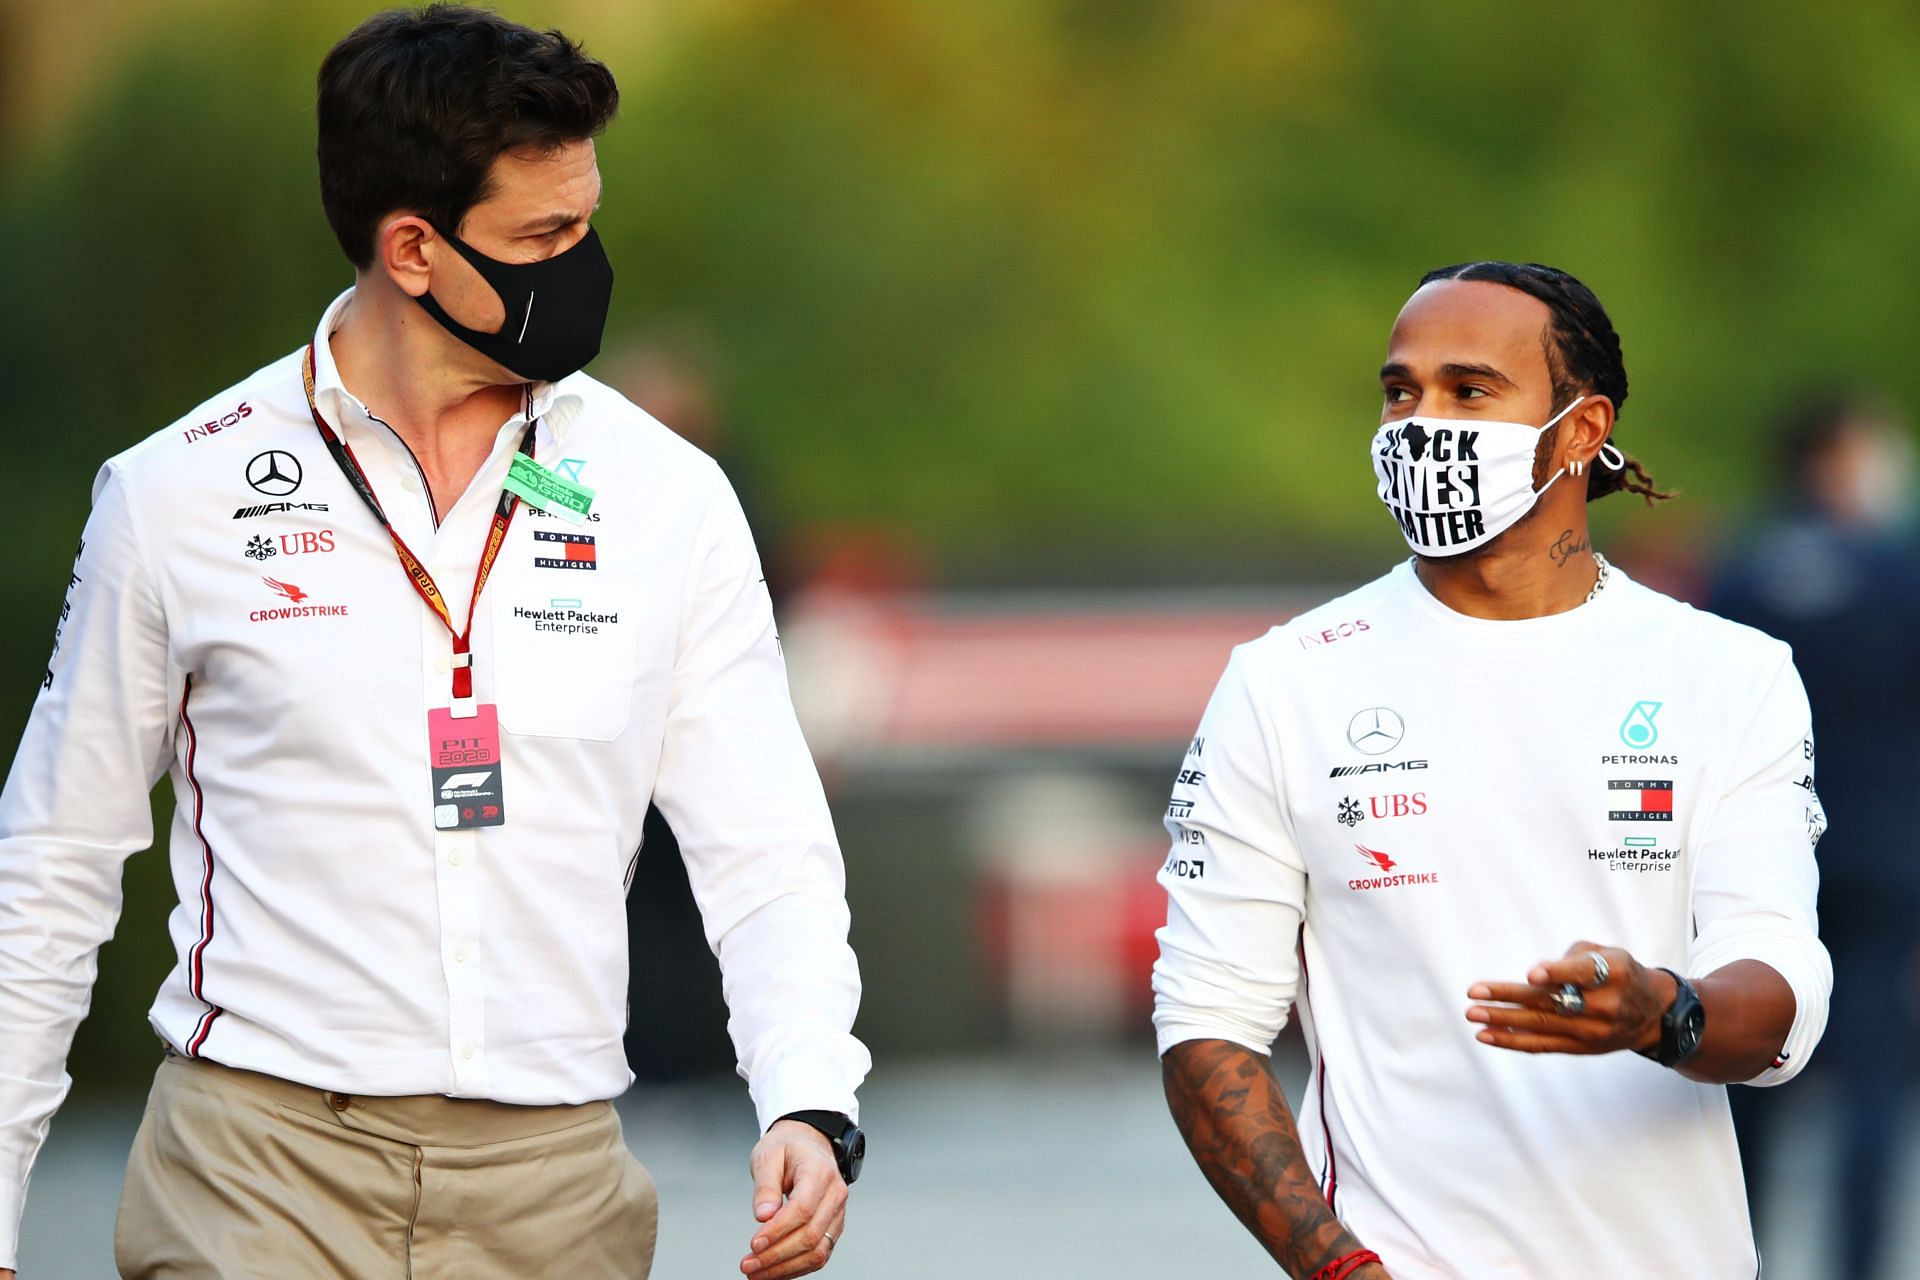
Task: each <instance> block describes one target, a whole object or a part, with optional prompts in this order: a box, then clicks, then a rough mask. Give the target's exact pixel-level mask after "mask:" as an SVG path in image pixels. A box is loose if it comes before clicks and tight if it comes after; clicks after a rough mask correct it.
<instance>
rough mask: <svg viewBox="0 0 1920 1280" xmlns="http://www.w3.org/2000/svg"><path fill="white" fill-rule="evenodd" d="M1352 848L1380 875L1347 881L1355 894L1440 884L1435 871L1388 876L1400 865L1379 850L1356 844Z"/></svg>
mask: <svg viewBox="0 0 1920 1280" xmlns="http://www.w3.org/2000/svg"><path fill="white" fill-rule="evenodd" d="M1353 848H1354V851H1355V852H1356V853H1358V854H1359V855H1360V856H1361V858H1363V859H1364V860H1365V861H1366V862H1367V864H1368V865H1369V866H1371V867H1373V868H1374V869H1375V870H1376V871H1379V872H1381V873H1382V874H1380V875H1377V876H1360V877H1356V878H1354V879H1352V880H1349V881H1347V888H1349V889H1351V890H1352V891H1353V892H1355V893H1366V892H1369V891H1371V890H1374V889H1403V888H1411V887H1412V886H1414V885H1423V884H1439V883H1440V873H1439V872H1437V871H1412V872H1404V871H1403V872H1400V873H1398V874H1388V873H1391V872H1393V869H1394V868H1395V867H1397V866H1399V865H1400V864H1399V863H1398V862H1396V861H1394V859H1393V858H1392V857H1391V856H1390V855H1388V854H1386V853H1383V852H1381V851H1380V850H1379V849H1369V848H1368V847H1367V846H1366V845H1363V844H1356V845H1354V846H1353Z"/></svg>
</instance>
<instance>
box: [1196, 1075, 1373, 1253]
mask: <svg viewBox="0 0 1920 1280" xmlns="http://www.w3.org/2000/svg"><path fill="white" fill-rule="evenodd" d="M1160 1076H1161V1080H1162V1083H1163V1084H1164V1085H1165V1086H1166V1091H1167V1107H1168V1109H1169V1110H1171V1111H1172V1112H1173V1120H1174V1123H1175V1124H1176V1125H1178V1126H1179V1127H1180V1136H1181V1137H1183V1138H1185V1139H1186V1140H1187V1149H1188V1150H1189V1151H1191V1152H1193V1158H1194V1160H1195V1161H1196V1162H1197V1163H1198V1164H1199V1165H1200V1172H1202V1173H1204V1174H1205V1175H1206V1177H1207V1181H1208V1182H1210V1183H1212V1184H1213V1189H1214V1190H1215V1191H1216V1192H1218V1193H1219V1195H1220V1198H1221V1199H1222V1200H1224V1201H1226V1202H1227V1207H1228V1208H1229V1209H1232V1210H1233V1213H1234V1216H1235V1217H1237V1218H1239V1219H1240V1221H1241V1223H1242V1224H1244V1225H1245V1226H1246V1228H1247V1230H1249V1231H1251V1232H1252V1233H1253V1236H1254V1239H1256V1240H1258V1241H1259V1242H1260V1243H1261V1244H1262V1245H1264V1246H1265V1247H1266V1250H1267V1252H1268V1253H1270V1254H1272V1255H1273V1256H1274V1258H1275V1260H1276V1261H1278V1262H1279V1263H1280V1265H1281V1266H1282V1267H1284V1268H1286V1271H1287V1274H1288V1275H1290V1276H1293V1277H1295V1280H1303V1278H1304V1277H1306V1276H1310V1275H1312V1274H1313V1273H1314V1271H1316V1270H1317V1269H1319V1268H1320V1267H1323V1266H1325V1265H1326V1264H1327V1263H1328V1262H1330V1261H1332V1260H1333V1259H1335V1258H1338V1257H1340V1256H1341V1255H1342V1254H1346V1253H1351V1252H1352V1251H1353V1250H1355V1249H1358V1248H1360V1242H1359V1241H1358V1240H1356V1239H1354V1237H1353V1236H1352V1234H1351V1233H1349V1232H1348V1231H1347V1229H1346V1228H1345V1227H1343V1226H1341V1225H1340V1220H1339V1219H1338V1218H1336V1217H1334V1216H1333V1210H1331V1209H1329V1208H1328V1207H1327V1201H1326V1198H1325V1197H1324V1196H1322V1195H1321V1194H1320V1186H1319V1183H1318V1182H1317V1181H1316V1180H1315V1178H1314V1176H1313V1171H1312V1170H1311V1169H1309V1168H1308V1167H1307V1158H1306V1156H1305V1154H1303V1153H1302V1152H1301V1150H1300V1135H1299V1134H1298V1132H1297V1131H1296V1130H1295V1129H1294V1125H1293V1113H1292V1112H1291V1111H1290V1110H1288V1109H1287V1099H1286V1096H1285V1095H1284V1094H1282V1093H1281V1092H1280V1082H1279V1081H1278V1080H1276V1079H1274V1075H1273V1062H1272V1060H1271V1059H1269V1058H1268V1057H1267V1056H1266V1055H1265V1054H1258V1053H1255V1052H1253V1051H1252V1050H1251V1049H1245V1048H1242V1047H1241V1046H1239V1045H1237V1044H1229V1043H1227V1042H1226V1041H1224V1040H1190V1041H1188V1042H1186V1043H1185V1044H1177V1045H1175V1046H1174V1047H1173V1048H1171V1049H1169V1050H1167V1053H1166V1056H1165V1057H1164V1058H1162V1059H1161V1060H1160Z"/></svg>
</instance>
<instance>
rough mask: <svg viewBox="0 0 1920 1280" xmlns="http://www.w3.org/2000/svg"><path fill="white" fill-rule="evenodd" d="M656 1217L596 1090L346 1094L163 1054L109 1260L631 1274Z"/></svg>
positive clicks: (202, 1274)
mask: <svg viewBox="0 0 1920 1280" xmlns="http://www.w3.org/2000/svg"><path fill="white" fill-rule="evenodd" d="M658 1228H659V1200H658V1198H657V1197H656V1196H655V1194H654V1187H653V1180H652V1179H651V1178H650V1177H648V1176H647V1171H646V1170H645V1169H643V1168H641V1166H640V1162H639V1161H637V1160H635V1159H634V1158H633V1156H632V1155H631V1154H630V1153H629V1152H628V1151H627V1147H626V1142H625V1140H624V1139H623V1138H622V1137H621V1133H620V1118H619V1116H618V1115H616V1114H615V1113H614V1109H613V1104H612V1103H609V1102H594V1103H588V1104H586V1105H584V1106H577V1107H515V1106H508V1105H506V1104H504V1103H497V1102H485V1101H476V1100H469V1099H456V1098H442V1097H432V1096H428V1097H407V1098H368V1097H360V1096H357V1095H356V1096H352V1097H349V1096H347V1095H345V1094H338V1093H328V1092H325V1091H323V1090H320V1089H313V1088H309V1087H307V1086H305V1085H298V1084H293V1083H291V1082H289V1081H286V1080H281V1079H278V1078H276V1077H274V1076H266V1075H260V1074H257V1073H255V1072H252V1071H237V1070H235V1069H233V1068H231V1067H223V1066H220V1065H218V1064H216V1063H211V1062H207V1061H204V1060H195V1059H188V1058H183V1057H180V1056H178V1055H173V1054H170V1055H168V1057H167V1059H166V1061H165V1062H164V1063H162V1064H161V1067H160V1071H159V1074H158V1075H157V1076H156V1077H155V1078H154V1082H153V1093H152V1096H151V1097H150V1098H149V1100H148V1102H147V1112H146V1115H145V1117H144V1118H142V1120H141V1122H140V1132H139V1134H138V1135H137V1136H136V1137H135V1138H134V1141H133V1155H132V1157H131V1158H130V1159H129V1161H128V1162H127V1183H126V1189H125V1191H124V1192H123V1193H122V1195H121V1198H120V1217H119V1223H118V1225H117V1227H116V1229H115V1231H114V1258H115V1260H116V1262H118V1264H119V1268H120V1274H121V1275H122V1276H124V1277H128V1280H242V1278H243V1277H244V1278H246V1280H252V1278H253V1277H269V1278H271V1280H323V1278H324V1280H494V1278H495V1277H498V1278H499V1280H507V1278H508V1277H511V1278H512V1280H542V1278H544V1277H565V1278H566V1280H602V1278H604V1280H615V1278H616V1277H617V1278H618V1280H644V1277H645V1276H646V1274H647V1272H648V1270H649V1269H650V1268H651V1267H652V1265H653V1246H654V1240H655V1237H656V1233H657V1231H658Z"/></svg>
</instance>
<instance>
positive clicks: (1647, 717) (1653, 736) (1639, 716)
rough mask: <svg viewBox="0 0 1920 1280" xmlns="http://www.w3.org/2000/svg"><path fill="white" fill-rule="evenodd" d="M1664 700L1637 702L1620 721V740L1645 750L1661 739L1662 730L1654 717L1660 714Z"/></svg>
mask: <svg viewBox="0 0 1920 1280" xmlns="http://www.w3.org/2000/svg"><path fill="white" fill-rule="evenodd" d="M1666 705H1667V704H1666V703H1664V702H1636V703H1634V704H1633V710H1631V711H1629V712H1627V718H1626V719H1625V720H1622V721H1621V722H1620V741H1622V742H1624V743H1626V744H1627V745H1628V746H1630V747H1632V748H1633V749H1634V750H1636V751H1645V750H1646V749H1647V748H1648V747H1650V746H1652V745H1653V744H1654V743H1656V742H1658V741H1660V730H1659V728H1658V727H1656V726H1655V725H1654V723H1653V718H1654V717H1655V716H1657V715H1659V714H1660V708H1661V707H1664V706H1666Z"/></svg>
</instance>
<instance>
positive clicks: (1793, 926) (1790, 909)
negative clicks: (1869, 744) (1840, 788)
mask: <svg viewBox="0 0 1920 1280" xmlns="http://www.w3.org/2000/svg"><path fill="white" fill-rule="evenodd" d="M1813 757H1814V746H1813V723H1812V716H1811V713H1810V711H1809V709H1808V706H1807V695H1806V690H1805V689H1804V688H1803V687H1802V686H1801V683H1800V675H1799V673H1798V672H1797V671H1795V670H1794V667H1793V663H1792V662H1791V661H1790V660H1787V659H1785V658H1783V659H1782V661H1781V663H1780V666H1779V668H1778V670H1777V671H1775V673H1774V674H1773V677H1772V679H1771V681H1770V683H1769V685H1768V687H1767V688H1766V690H1765V692H1764V693H1763V694H1762V695H1761V698H1760V702H1759V709H1758V711H1757V713H1756V714H1755V716H1754V719H1753V723H1752V724H1751V725H1750V726H1749V727H1748V729H1747V732H1746V735H1745V736H1744V738H1743V739H1742V740H1741V744H1740V747H1739V749H1738V751H1737V753H1736V755H1735V757H1734V759H1733V761H1732V763H1731V766H1730V768H1729V771H1728V774H1727V777H1728V779H1729V784H1730V785H1729V787H1728V790H1727V793H1726V794H1725V795H1724V796H1723V797H1722V798H1721V800H1720V802H1719V804H1718V805H1717V807H1716V808H1715V810H1714V812H1713V814H1712V816H1711V817H1710V819H1709V823H1708V826H1707V829H1706V832H1705V835H1704V837H1703V839H1702V840H1701V842H1700V844H1699V846H1698V848H1697V849H1696V850H1695V854H1694V879H1693V916H1694V926H1695V934H1694V939H1693V945H1692V947H1691V949H1690V951H1689V953H1688V957H1687V973H1688V976H1690V977H1696V978H1698V977H1705V976H1706V975H1708V974H1710V973H1712V972H1713V971H1714V970H1716V969H1721V968H1724V967H1726V966H1727V965H1729V964H1732V963H1733V962H1734V961H1736V960H1758V961H1760V962H1761V963H1762V964H1765V965H1767V966H1768V967H1770V968H1772V969H1773V970H1774V971H1775V972H1777V973H1778V974H1779V975H1780V976H1781V977H1782V978H1784V979H1786V982H1787V985H1788V986H1789V987H1790V988H1792V990H1793V999H1794V1014H1793V1027H1792V1029H1791V1030H1790V1031H1789V1032H1788V1033H1787V1038H1786V1043H1785V1044H1784V1045H1782V1046H1781V1049H1780V1052H1779V1054H1778V1055H1777V1056H1776V1058H1775V1060H1774V1065H1773V1066H1771V1067H1769V1068H1768V1069H1767V1070H1765V1071H1763V1072H1761V1073H1760V1074H1759V1075H1757V1076H1755V1077H1754V1078H1752V1079H1751V1080H1748V1081H1747V1082H1746V1083H1748V1084H1752V1085H1775V1084H1781V1083H1784V1082H1785V1081H1787V1080H1791V1079H1792V1078H1793V1077H1794V1076H1796V1075H1798V1074H1799V1073H1800V1071H1801V1069H1802V1068H1804V1067H1805V1066H1806V1065H1807V1060H1808V1059H1809V1058H1810V1057H1812V1056H1813V1049H1814V1046H1815V1045H1817V1044H1818V1043H1819V1042H1820V1036H1821V1033H1822V1032H1824V1031H1825V1030H1826V1025H1827V1001H1828V997H1829V996H1830V995H1831V994H1832V991H1833V965H1832V962H1831V961H1830V960H1829V959H1828V958H1827V949H1826V948H1825V947H1824V946H1822V945H1821V942H1820V927H1819V918H1818V915H1817V912H1816V905H1815V900H1816V898H1817V896H1818V892H1819V885H1820V876H1819V870H1818V868H1817V867H1816V865H1815V863H1814V856H1813V847H1814V844H1815V842H1817V841H1818V840H1819V838H1820V833H1821V832H1822V831H1823V830H1825V828H1826V815H1825V812H1824V811H1823V810H1822V809H1821V807H1820V798H1819V796H1818V794H1817V793H1816V792H1815V791H1814V782H1813Z"/></svg>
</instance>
